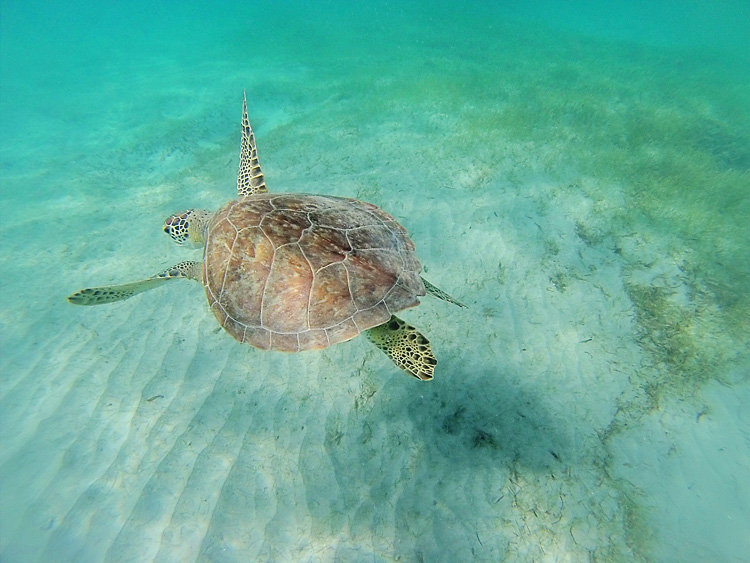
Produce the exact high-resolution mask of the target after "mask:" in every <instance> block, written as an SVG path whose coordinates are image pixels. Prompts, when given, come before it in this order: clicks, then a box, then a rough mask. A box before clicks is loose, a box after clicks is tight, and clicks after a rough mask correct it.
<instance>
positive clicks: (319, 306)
mask: <svg viewBox="0 0 750 563" xmlns="http://www.w3.org/2000/svg"><path fill="white" fill-rule="evenodd" d="M237 195H238V198H237V199H235V200H234V201H231V202H229V203H227V204H226V205H225V206H224V207H222V208H221V209H219V210H218V211H217V212H216V213H211V212H209V211H205V210H202V209H191V210H189V211H185V212H182V213H176V214H174V215H172V216H171V217H168V218H167V220H166V221H165V223H164V231H165V232H166V233H167V234H169V235H170V236H171V237H172V238H173V239H174V240H175V242H177V243H178V244H184V243H189V244H191V245H192V246H195V247H202V248H203V261H202V262H180V263H179V264H176V265H174V266H172V267H171V268H167V269H166V270H164V271H163V272H160V273H159V274H156V275H155V276H153V277H150V278H147V279H145V280H141V281H136V282H132V283H126V284H122V285H113V286H105V287H97V288H90V289H83V290H81V291H78V292H76V293H74V294H73V295H71V296H70V297H68V301H70V302H71V303H74V304H76V305H100V304H103V303H112V302H114V301H121V300H123V299H128V298H129V297H132V296H133V295H135V294H137V293H141V292H143V291H146V290H149V289H153V288H155V287H157V286H159V285H161V284H162V283H164V282H168V281H171V280H175V279H192V280H195V281H198V282H200V283H202V284H203V286H204V287H205V290H206V295H207V296H208V303H209V305H210V307H211V310H212V311H213V313H214V315H215V316H216V318H217V319H218V321H219V323H220V324H221V326H222V327H223V328H224V329H225V330H226V331H227V332H228V333H229V334H231V335H232V336H233V337H234V338H236V339H237V340H239V341H240V342H247V343H248V344H250V345H251V346H255V347H256V348H261V349H266V350H281V351H288V352H298V351H301V350H312V349H322V348H327V347H328V346H330V345H331V344H335V343H337V342H343V341H345V340H349V339H351V338H354V337H355V336H357V335H358V334H359V333H360V332H363V331H364V332H366V334H367V336H368V337H369V339H370V340H371V341H372V342H373V343H374V344H375V345H376V346H378V347H379V348H380V349H381V350H383V351H384V352H385V353H386V354H387V355H388V356H389V357H390V358H391V360H393V362H394V363H395V364H396V365H397V366H398V367H399V368H401V369H403V370H404V371H406V372H407V373H408V374H410V375H412V376H414V377H416V378H418V379H421V380H428V379H432V377H433V373H434V370H435V366H436V365H437V360H436V359H435V356H434V355H433V353H432V349H431V347H430V343H429V341H428V340H427V338H425V337H424V336H423V335H422V334H421V333H420V332H419V331H417V329H415V328H414V327H412V326H410V325H408V324H407V323H405V322H404V321H402V320H401V319H399V318H398V317H396V316H395V314H394V313H396V312H398V311H400V310H402V309H406V308H408V307H413V306H415V305H418V304H419V300H418V299H417V298H418V297H419V296H421V295H425V294H426V293H430V294H431V295H434V296H436V297H439V298H441V299H444V300H446V301H449V302H451V303H454V304H456V305H459V306H462V307H463V305H462V304H461V303H459V302H458V301H456V300H455V299H453V298H452V297H450V296H449V295H447V294H446V293H444V292H443V291H441V290H439V289H438V288H436V287H435V286H433V285H432V284H430V283H429V282H428V281H426V280H425V279H424V278H422V277H421V276H420V272H421V270H422V266H421V264H420V263H419V260H418V259H417V256H416V253H415V248H414V243H413V242H412V241H411V239H410V238H409V235H408V234H407V232H406V230H405V229H404V228H403V227H402V226H401V225H399V224H398V223H397V222H396V220H395V219H394V218H393V217H391V216H390V215H388V214H387V213H385V212H384V211H382V210H381V209H379V208H378V207H376V206H375V205H372V204H370V203H364V202H362V201H357V200H355V199H348V198H341V197H332V196H326V195H310V194H294V193H286V194H270V193H268V190H267V189H266V182H265V178H264V176H263V172H262V171H261V168H260V163H259V161H258V154H257V150H256V146H255V136H254V134H253V130H252V128H251V127H250V121H249V120H248V117H247V96H245V97H244V100H243V104H242V143H241V146H240V166H239V173H238V176H237Z"/></svg>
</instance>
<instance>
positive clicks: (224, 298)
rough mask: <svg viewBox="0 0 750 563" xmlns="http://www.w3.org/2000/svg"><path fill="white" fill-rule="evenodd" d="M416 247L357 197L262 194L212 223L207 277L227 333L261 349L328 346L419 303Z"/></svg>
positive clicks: (221, 213) (223, 210) (235, 205)
mask: <svg viewBox="0 0 750 563" xmlns="http://www.w3.org/2000/svg"><path fill="white" fill-rule="evenodd" d="M421 270H422V266H421V265H420V263H419V260H418V259H417V256H416V254H415V250H414V243H413V242H412V241H411V239H410V238H409V235H408V233H407V232H406V230H405V229H404V228H403V227H402V226H401V225H399V224H398V223H397V222H396V220H395V219H394V218H393V217H391V216H390V215H388V214H387V213H385V212H383V211H382V210H381V209H379V208H378V207H376V206H374V205H371V204H369V203H363V202H361V201H357V200H354V199H344V198H338V197H330V196H321V195H305V194H258V195H253V196H249V197H247V198H244V199H239V200H235V201H232V202H230V203H228V204H227V205H225V206H224V207H223V208H221V209H220V210H219V211H218V212H217V213H216V215H214V218H213V219H212V221H211V223H210V225H209V227H208V237H207V241H206V248H205V256H204V272H203V281H204V285H205V287H206V295H207V296H208V302H209V304H210V305H211V310H212V311H213V312H214V315H216V318H217V319H218V320H219V323H221V326H223V327H224V328H225V329H226V331H227V332H229V333H230V334H231V335H232V336H234V337H235V338H236V339H237V340H239V341H240V342H247V343H248V344H250V345H252V346H255V347H256V348H261V349H266V350H282V351H288V352H297V351H299V350H313V349H319V348H327V347H328V346H330V345H331V344H335V343H336V342H342V341H344V340H349V339H350V338H354V337H355V336H357V335H358V334H359V333H360V332H362V331H363V330H367V329H368V328H372V327H374V326H378V325H380V324H383V323H384V322H386V321H387V320H388V319H389V318H390V316H391V314H392V313H395V312H396V311H400V310H402V309H406V308H408V307H413V306H415V305H418V304H419V300H418V299H417V297H418V296H420V295H424V294H425V288H424V284H423V283H422V280H421V278H420V276H419V273H420V271H421Z"/></svg>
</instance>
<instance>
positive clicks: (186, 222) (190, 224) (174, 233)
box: [164, 209, 212, 248]
mask: <svg viewBox="0 0 750 563" xmlns="http://www.w3.org/2000/svg"><path fill="white" fill-rule="evenodd" d="M211 215H212V214H211V212H209V211H206V210H204V209H188V210H187V211H183V212H182V213H175V214H174V215H170V216H169V217H167V220H166V221H164V232H165V233H167V234H168V235H169V236H170V237H172V240H174V241H175V242H176V243H177V244H180V245H182V244H185V243H188V244H189V245H190V246H193V247H195V248H199V247H201V246H203V244H204V243H205V241H206V230H207V229H208V222H209V221H210V220H211Z"/></svg>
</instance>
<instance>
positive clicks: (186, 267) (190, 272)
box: [68, 262, 203, 305]
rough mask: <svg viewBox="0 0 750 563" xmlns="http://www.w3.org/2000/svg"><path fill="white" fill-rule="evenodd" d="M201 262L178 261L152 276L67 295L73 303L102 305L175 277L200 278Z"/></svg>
mask: <svg viewBox="0 0 750 563" xmlns="http://www.w3.org/2000/svg"><path fill="white" fill-rule="evenodd" d="M202 270H203V268H202V263H201V262H180V263H179V264H175V265H174V266H172V267H171V268H167V269H166V270H164V271H163V272H159V273H158V274H156V275H155V276H153V277H150V278H146V279H145V280H139V281H135V282H130V283H123V284H119V285H105V286H102V287H91V288H87V289H82V290H81V291H76V292H75V293H74V294H73V295H70V296H69V297H68V301H70V302H71V303H73V304H74V305H103V304H105V303H114V302H115V301H123V300H125V299H128V298H130V297H133V295H136V294H138V293H143V292H144V291H148V290H149V289H154V288H156V287H159V286H160V285H161V284H163V283H165V282H168V281H170V280H175V279H192V280H196V281H201V280H202Z"/></svg>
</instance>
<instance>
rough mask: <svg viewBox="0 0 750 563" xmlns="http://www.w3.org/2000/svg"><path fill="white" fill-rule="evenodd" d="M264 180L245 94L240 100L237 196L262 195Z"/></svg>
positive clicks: (264, 188)
mask: <svg viewBox="0 0 750 563" xmlns="http://www.w3.org/2000/svg"><path fill="white" fill-rule="evenodd" d="M266 192H268V189H266V179H265V178H264V177H263V171H262V170H261V169H260V161H259V160H258V149H257V148H256V147H255V133H253V128H252V127H251V126H250V119H249V118H248V117H247V94H245V95H244V96H243V99H242V143H241V144H240V169H239V171H238V172H237V195H238V196H239V197H247V196H249V195H255V194H264V193H266Z"/></svg>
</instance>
